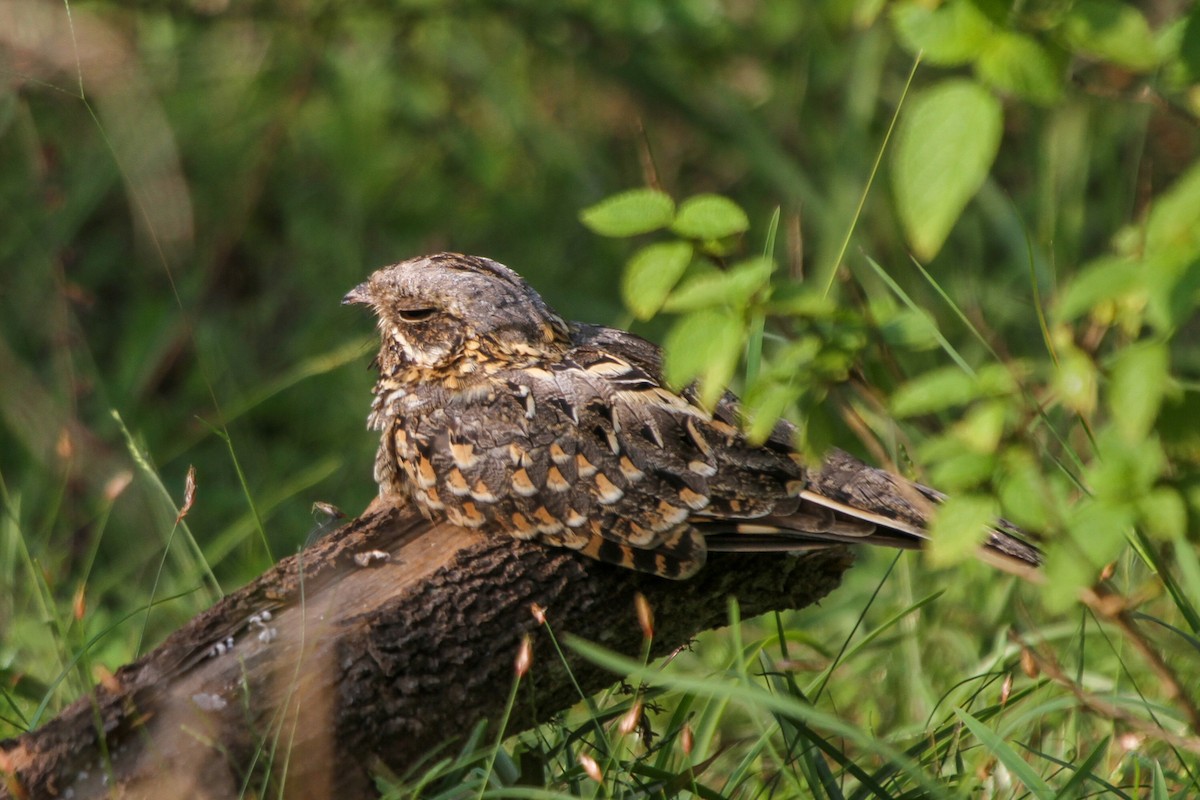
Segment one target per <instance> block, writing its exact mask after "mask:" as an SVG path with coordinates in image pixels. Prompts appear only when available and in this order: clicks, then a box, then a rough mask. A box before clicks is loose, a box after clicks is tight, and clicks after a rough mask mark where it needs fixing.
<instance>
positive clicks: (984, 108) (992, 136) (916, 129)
mask: <svg viewBox="0 0 1200 800" xmlns="http://www.w3.org/2000/svg"><path fill="white" fill-rule="evenodd" d="M1002 123H1003V115H1002V112H1001V110H1000V103H999V102H998V101H997V100H996V98H995V97H993V96H992V95H991V94H990V93H989V92H988V91H987V90H986V89H984V88H983V87H982V86H980V85H979V84H978V83H975V82H974V81H968V80H962V79H953V80H948V81H944V82H943V83H941V84H939V85H937V86H934V87H932V88H930V89H926V90H925V91H923V92H921V94H920V95H918V96H917V97H916V98H915V99H913V100H912V101H910V103H909V105H908V107H907V108H906V109H905V110H904V116H903V117H902V118H901V120H900V127H899V130H898V132H897V134H896V137H897V143H896V148H895V150H893V152H892V189H893V192H894V193H895V196H896V210H897V212H898V213H899V215H900V222H901V225H902V226H903V228H904V233H905V235H906V236H907V238H908V240H909V243H910V244H911V245H912V248H913V250H914V252H915V253H916V255H917V256H918V257H919V258H921V259H923V260H929V259H931V258H933V257H934V256H935V255H937V252H938V251H939V250H940V249H941V247H942V245H943V244H944V243H945V241H946V237H947V236H948V235H949V233H950V229H951V228H953V227H954V223H955V222H956V221H957V220H958V218H959V216H960V215H961V214H962V211H963V209H964V208H966V205H967V202H968V201H969V200H970V199H971V197H973V196H974V194H975V193H976V192H977V191H979V187H980V186H982V185H983V181H984V179H986V178H987V174H988V171H989V170H990V169H991V166H992V162H993V161H994V160H995V158H996V152H997V150H998V149H999V147H1000V133H1001V127H1002Z"/></svg>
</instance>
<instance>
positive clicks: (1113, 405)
mask: <svg viewBox="0 0 1200 800" xmlns="http://www.w3.org/2000/svg"><path fill="white" fill-rule="evenodd" d="M1169 362H1170V357H1169V355H1168V353H1167V347H1166V345H1164V344H1163V343H1162V342H1147V343H1144V344H1137V345H1131V346H1129V347H1126V348H1124V349H1122V350H1121V352H1120V353H1119V354H1118V355H1117V357H1116V359H1114V361H1113V364H1112V370H1111V372H1110V375H1109V383H1108V391H1107V392H1106V394H1105V398H1106V400H1107V405H1108V411H1109V414H1110V415H1111V417H1112V420H1113V424H1114V425H1115V426H1116V429H1117V431H1118V432H1119V433H1120V434H1121V435H1122V436H1123V437H1125V439H1126V440H1127V441H1129V442H1137V441H1139V440H1141V439H1143V438H1144V437H1145V436H1146V435H1147V434H1149V433H1150V430H1151V428H1153V427H1154V420H1155V418H1156V417H1157V416H1158V409H1159V408H1160V407H1161V406H1162V399H1163V393H1164V392H1165V391H1166V389H1167V381H1168V379H1169V377H1170V372H1169V370H1170V363H1169Z"/></svg>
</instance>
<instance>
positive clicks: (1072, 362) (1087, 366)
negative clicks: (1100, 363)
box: [1054, 349, 1097, 417]
mask: <svg viewBox="0 0 1200 800" xmlns="http://www.w3.org/2000/svg"><path fill="white" fill-rule="evenodd" d="M1054 386H1055V389H1057V391H1058V396H1059V398H1060V399H1061V400H1062V403H1063V405H1065V406H1066V407H1067V408H1069V409H1071V410H1072V411H1075V412H1077V413H1079V414H1082V415H1083V416H1084V417H1089V416H1091V414H1092V412H1094V411H1095V410H1096V392H1097V389H1096V386H1097V377H1096V365H1095V364H1094V363H1092V360H1091V359H1090V358H1088V357H1087V355H1086V354H1084V353H1081V352H1080V351H1078V350H1075V349H1071V350H1068V351H1066V352H1065V353H1063V354H1062V355H1061V356H1060V357H1059V360H1058V369H1057V370H1056V371H1055V373H1054Z"/></svg>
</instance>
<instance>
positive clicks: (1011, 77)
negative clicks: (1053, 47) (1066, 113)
mask: <svg viewBox="0 0 1200 800" xmlns="http://www.w3.org/2000/svg"><path fill="white" fill-rule="evenodd" d="M1062 72H1063V69H1062V66H1061V65H1060V64H1058V63H1057V62H1056V61H1055V60H1054V59H1053V58H1051V56H1050V53H1049V52H1047V50H1046V48H1045V47H1043V46H1042V45H1041V44H1039V43H1038V42H1037V41H1036V40H1034V39H1032V38H1030V37H1028V36H1025V35H1024V34H1021V33H1017V32H1016V31H1004V32H1003V33H999V34H997V35H996V36H994V37H992V38H991V39H990V40H989V41H988V43H987V46H986V47H985V48H984V49H983V50H982V51H981V52H980V53H979V57H978V59H976V61H975V74H976V75H978V76H979V78H980V80H982V81H984V82H985V83H987V84H988V85H990V86H994V87H995V88H997V89H999V90H1000V91H1002V92H1010V93H1012V94H1015V95H1017V96H1018V97H1023V98H1025V99H1026V100H1030V101H1032V102H1034V103H1039V104H1041V105H1050V104H1051V103H1055V102H1057V101H1058V99H1059V98H1060V97H1061V96H1062V89H1063V76H1062Z"/></svg>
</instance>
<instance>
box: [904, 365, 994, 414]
mask: <svg viewBox="0 0 1200 800" xmlns="http://www.w3.org/2000/svg"><path fill="white" fill-rule="evenodd" d="M978 396H979V384H978V383H977V382H976V380H975V378H974V377H973V376H971V375H968V374H967V373H965V372H963V371H962V370H961V369H959V368H958V367H942V368H941V369H937V370H934V371H932V372H927V373H925V374H924V375H921V376H919V377H917V378H914V379H913V380H911V381H909V382H908V383H906V384H904V385H903V386H901V387H900V388H899V389H897V390H896V392H895V394H893V395H892V413H893V414H895V415H896V416H897V417H912V416H916V415H917V414H930V413H933V412H935V411H944V410H945V409H947V408H953V407H955V406H961V405H965V404H967V403H969V402H971V401H972V400H974V399H975V398H976V397H978Z"/></svg>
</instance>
